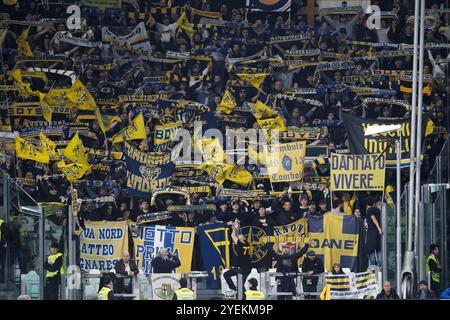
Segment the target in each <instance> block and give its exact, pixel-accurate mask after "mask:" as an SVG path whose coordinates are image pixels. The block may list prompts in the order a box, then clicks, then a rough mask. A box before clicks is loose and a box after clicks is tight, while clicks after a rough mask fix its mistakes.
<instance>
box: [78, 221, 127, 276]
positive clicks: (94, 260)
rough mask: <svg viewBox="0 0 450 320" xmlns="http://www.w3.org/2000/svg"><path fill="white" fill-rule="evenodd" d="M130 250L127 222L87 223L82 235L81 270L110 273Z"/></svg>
mask: <svg viewBox="0 0 450 320" xmlns="http://www.w3.org/2000/svg"><path fill="white" fill-rule="evenodd" d="M124 251H129V250H128V223H127V221H108V222H106V221H95V222H85V229H84V231H83V232H82V233H81V235H80V268H81V269H82V270H94V269H96V270H100V271H109V270H111V269H114V265H115V264H116V262H117V261H118V260H119V259H121V258H122V254H123V252H124Z"/></svg>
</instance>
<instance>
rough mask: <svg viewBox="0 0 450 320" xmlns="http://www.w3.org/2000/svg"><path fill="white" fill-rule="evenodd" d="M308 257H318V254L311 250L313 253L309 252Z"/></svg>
mask: <svg viewBox="0 0 450 320" xmlns="http://www.w3.org/2000/svg"><path fill="white" fill-rule="evenodd" d="M306 255H307V256H308V257H314V256H315V255H316V253H315V252H314V251H313V250H311V251H308V253H307V254H306Z"/></svg>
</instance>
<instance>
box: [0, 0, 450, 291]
mask: <svg viewBox="0 0 450 320" xmlns="http://www.w3.org/2000/svg"><path fill="white" fill-rule="evenodd" d="M12 2H15V1H12ZM441 2H442V1H439V0H436V1H427V9H429V10H430V11H429V13H428V14H427V16H429V17H430V18H429V19H427V21H426V26H427V29H426V33H425V43H426V44H433V45H434V44H445V43H447V42H448V40H449V39H450V32H449V22H450V12H448V11H441V7H440V5H441ZM447 2H448V1H447ZM7 3H9V1H3V2H2V3H0V12H1V13H2V19H10V20H15V21H19V22H25V23H27V22H32V21H34V22H39V25H37V26H31V27H28V26H27V25H26V24H25V25H21V24H15V23H11V22H10V23H8V22H2V20H0V26H1V27H0V28H5V27H6V26H7V28H6V29H7V31H6V34H5V35H4V40H3V43H2V47H1V58H2V59H1V61H0V63H1V65H2V75H3V76H2V80H3V81H2V84H3V85H5V86H6V85H13V84H14V83H15V82H14V81H15V80H14V79H13V78H12V77H11V72H12V71H13V70H16V69H20V70H21V72H22V76H23V83H26V84H30V85H31V88H32V90H34V91H39V92H43V93H47V92H49V91H50V90H54V89H64V88H66V89H68V88H71V86H72V85H73V82H71V81H70V80H71V78H70V77H67V76H61V75H59V74H55V73H46V77H27V71H29V68H32V67H33V68H36V67H37V68H50V69H58V70H63V71H64V72H68V71H73V72H74V75H75V76H76V78H77V79H79V80H80V81H81V83H82V84H83V85H84V86H85V87H86V88H87V90H88V91H89V92H90V94H91V95H92V96H93V97H94V99H95V102H96V106H97V107H98V109H99V111H100V113H101V117H102V119H103V120H104V121H103V122H104V123H103V126H105V127H106V130H104V131H103V130H102V128H101V126H102V125H101V124H100V123H99V121H98V115H96V114H95V113H94V112H92V111H86V110H82V108H78V107H77V106H73V107H71V108H70V112H68V113H64V112H62V113H58V112H57V111H56V110H55V109H53V115H52V118H51V120H52V126H54V127H58V126H59V127H60V128H59V129H61V128H62V130H60V131H54V132H53V131H51V130H48V131H46V130H45V129H43V132H44V133H47V136H48V137H49V138H50V139H51V140H53V141H54V142H56V143H57V148H60V147H64V146H65V145H67V143H64V142H67V141H70V140H71V139H72V138H73V136H74V135H75V133H76V132H78V133H79V135H80V136H81V139H82V143H83V146H84V148H85V150H86V155H87V156H88V158H89V163H90V164H92V170H91V171H90V172H87V173H86V175H85V176H83V177H82V178H81V179H78V180H79V181H75V182H73V183H71V182H69V181H68V180H67V178H66V177H65V176H64V175H63V174H62V172H61V170H60V168H59V167H58V165H57V161H50V162H49V163H44V164H42V163H38V162H36V161H33V160H29V159H24V158H20V157H17V156H16V154H15V152H14V151H15V150H14V148H13V150H10V149H8V147H7V143H6V140H5V141H3V143H2V154H3V157H2V164H1V168H2V170H4V171H5V172H7V173H8V174H9V175H10V176H11V177H12V178H14V179H15V180H16V182H17V183H18V184H20V185H21V186H22V188H23V189H24V190H25V191H26V192H27V193H28V194H29V195H30V196H31V197H33V198H34V199H36V201H38V202H63V201H66V200H64V199H67V198H68V196H69V195H70V191H71V188H73V187H75V188H76V189H77V191H78V198H79V199H83V202H82V204H81V207H80V208H79V211H78V217H79V220H80V226H81V227H83V225H84V222H85V221H105V220H106V221H118V220H132V221H134V222H136V221H137V220H138V218H139V217H140V216H142V215H144V214H149V213H160V212H165V211H166V210H167V207H168V206H169V205H173V204H184V200H183V199H182V197H180V196H179V195H178V194H171V193H165V194H163V195H162V196H161V197H158V198H157V201H151V194H150V193H149V194H148V197H139V196H135V195H133V193H132V192H131V193H130V192H129V187H127V171H126V168H125V167H124V166H120V165H118V166H117V165H115V164H116V163H117V162H120V161H121V160H123V158H122V159H121V158H118V157H116V156H115V154H116V153H122V152H124V149H125V143H126V142H125V141H123V139H122V140H121V141H119V142H116V141H112V140H113V139H111V138H112V137H115V136H117V134H120V133H121V132H123V131H122V130H123V129H125V128H127V127H128V125H129V124H130V123H132V121H133V119H134V118H135V117H136V116H137V115H138V114H139V113H141V112H142V114H143V117H144V123H145V129H146V136H147V138H146V139H143V140H132V141H127V142H129V143H130V144H131V145H132V146H133V147H135V148H139V149H141V150H144V151H145V152H150V151H159V150H157V144H156V143H155V139H156V138H155V135H154V132H155V127H157V126H164V125H166V124H167V123H171V122H174V121H175V119H177V120H178V118H176V116H175V115H174V114H173V113H172V114H171V111H170V108H161V105H163V104H162V103H160V104H159V106H160V108H159V109H158V110H157V111H156V115H155V113H153V112H145V111H146V110H149V109H151V106H152V105H155V104H156V105H157V103H155V102H145V101H141V102H140V103H135V102H130V101H125V102H121V101H120V99H119V97H123V96H158V95H159V99H160V100H168V101H173V100H177V101H182V100H186V101H194V102H197V103H199V104H201V105H204V106H207V107H208V108H209V109H210V110H211V111H212V112H213V114H214V117H215V119H216V121H217V128H218V129H219V130H220V131H221V132H222V133H223V135H224V136H225V132H226V130H227V129H235V130H247V129H251V128H253V129H258V128H260V121H258V120H259V118H256V116H255V114H254V113H253V112H252V108H251V105H252V104H254V103H256V102H257V101H260V102H262V103H263V104H265V105H266V106H268V107H269V109H270V110H271V111H273V112H274V113H276V115H277V116H280V117H281V119H282V122H283V124H284V125H285V127H286V128H287V129H286V130H287V131H289V130H291V131H292V132H299V133H301V134H303V135H305V136H307V133H309V134H310V135H309V136H307V138H306V139H307V159H308V161H307V163H306V165H305V173H304V180H305V181H311V186H312V185H313V184H315V185H318V186H319V187H310V188H309V187H308V188H307V187H304V185H303V187H300V188H299V191H298V192H291V191H292V190H293V189H295V188H293V186H291V185H289V183H271V182H270V181H269V180H268V179H267V178H264V177H263V176H261V175H258V174H253V172H252V174H253V177H252V179H251V181H250V183H247V184H243V183H237V182H235V181H230V180H225V181H224V182H223V183H219V184H221V186H218V185H217V181H213V180H212V179H210V177H209V176H208V174H207V172H204V171H202V170H199V169H196V168H193V167H192V166H191V167H190V168H191V170H190V171H189V172H187V171H188V170H180V172H179V173H178V167H177V169H176V170H175V174H174V175H173V177H172V187H173V188H174V189H176V190H183V188H184V190H189V191H188V193H190V197H191V199H190V200H191V203H192V204H206V203H213V204H215V205H216V206H217V209H216V210H215V211H198V212H196V211H189V212H185V213H183V212H180V214H173V215H171V216H170V217H169V218H168V219H165V220H155V221H154V222H151V223H153V224H160V225H161V224H163V225H172V226H186V227H197V226H199V225H202V224H207V223H213V222H217V221H222V222H225V223H228V224H229V225H230V226H231V225H233V223H235V221H236V219H238V220H239V221H240V225H241V226H246V225H254V226H258V227H260V228H262V229H264V230H270V228H272V227H273V226H277V225H285V224H288V223H291V222H292V221H296V220H297V219H299V218H302V217H305V218H307V219H311V218H313V217H316V216H320V215H324V214H325V213H328V212H331V214H340V215H355V216H357V217H358V218H359V219H360V223H361V226H363V227H362V228H361V233H362V234H361V236H362V239H364V241H365V242H366V245H365V246H362V247H361V248H360V251H361V252H360V255H361V257H363V258H362V259H361V260H360V261H364V262H363V263H360V265H359V269H360V270H365V269H366V268H367V266H368V265H369V264H378V265H380V255H379V253H380V251H381V247H380V246H381V244H380V236H381V234H382V233H383V230H382V229H381V220H380V219H381V214H380V207H381V201H382V200H383V199H382V195H383V193H382V192H373V191H372V192H368V191H367V192H366V191H364V192H333V193H330V192H329V190H328V188H327V187H324V188H322V187H320V185H322V184H325V185H326V178H327V176H329V170H330V169H329V162H328V161H326V160H325V159H327V157H328V156H329V155H330V154H331V153H332V152H338V153H350V150H349V142H348V135H347V132H346V129H345V127H344V124H343V121H342V115H343V114H350V115H353V116H356V117H359V118H366V119H374V120H380V121H383V120H388V119H394V118H403V117H408V115H409V113H410V109H409V110H408V109H407V108H406V109H405V108H403V107H400V106H399V105H397V104H395V103H389V100H391V101H392V99H398V100H403V101H406V102H407V104H409V105H410V104H411V100H412V98H411V87H412V85H411V81H408V79H407V77H406V76H405V77H404V78H401V77H400V74H402V75H411V73H408V71H410V70H412V64H413V55H412V51H411V50H409V51H408V49H407V46H406V45H411V44H412V43H413V24H414V17H413V16H414V14H413V3H412V1H401V0H394V1H379V0H372V4H373V5H378V6H379V7H380V8H381V11H382V12H383V13H386V14H384V15H382V19H381V28H378V29H369V28H368V26H367V21H368V18H369V15H368V14H365V13H364V12H363V11H362V10H353V11H352V10H348V12H346V11H342V10H341V11H336V12H333V11H332V10H331V11H329V12H328V13H324V14H320V15H319V14H318V12H317V17H316V19H315V20H314V25H312V24H311V22H310V19H309V17H308V16H307V15H305V13H304V10H305V8H306V1H301V0H300V1H295V0H293V1H292V4H291V11H290V12H286V13H278V12H270V13H267V12H258V11H254V12H253V11H250V12H249V11H248V10H246V8H245V1H220V0H218V1H212V0H211V1H200V0H197V1H195V0H191V1H189V4H188V7H184V6H185V5H187V4H186V1H178V0H173V1H170V0H169V1H166V0H161V1H144V0H140V1H139V0H136V1H123V2H122V6H121V8H117V9H108V8H107V9H105V10H99V9H97V8H94V7H87V6H81V17H82V18H83V19H84V21H83V23H85V24H86V25H85V26H84V27H83V28H82V30H69V29H68V27H67V25H66V19H67V16H68V14H66V13H65V10H66V6H67V5H65V4H61V5H58V4H57V3H58V1H53V2H52V3H51V4H47V5H46V4H45V3H46V2H45V1H36V0H30V1H17V3H16V4H13V5H9V4H7ZM308 3H309V2H308ZM180 8H185V9H183V10H182V9H180ZM139 12H141V13H146V14H145V15H139V14H138V13H139ZM183 15H184V19H183ZM411 16H412V18H411ZM62 17H63V18H62ZM180 17H181V18H180ZM43 19H47V20H43ZM44 21H45V22H44ZM220 21H221V22H220ZM141 22H144V24H145V29H146V33H147V35H148V39H144V40H143V41H145V42H147V44H148V47H147V48H146V49H145V50H147V51H145V52H143V51H138V52H135V51H134V48H133V45H134V44H128V46H127V45H124V46H120V45H117V43H116V42H115V41H114V40H113V41H105V34H108V32H109V34H115V35H117V36H118V37H121V36H125V35H128V34H130V33H131V32H132V31H133V30H135V28H136V26H138V25H139V24H140V23H141ZM45 23H49V24H50V25H51V26H52V27H53V28H49V27H47V26H48V24H45ZM105 28H106V29H107V30H108V32H105ZM56 34H58V35H62V37H61V38H59V37H57V36H55V35H56ZM297 35H302V36H301V37H298V38H297V39H294V40H289V38H288V36H297ZM72 38H76V39H77V40H76V41H78V45H77V44H75V40H74V41H72V42H71V41H70V39H72ZM67 39H69V40H68V41H65V40H67ZM78 39H82V40H78ZM119 39H120V38H119ZM124 41H125V42H126V40H124ZM24 42H25V43H27V44H28V46H27V45H26V44H25V45H24ZM367 43H370V45H368V44H367ZM372 43H373V44H374V45H371V44H372ZM375 44H377V45H375ZM399 44H405V45H403V46H398V45H399ZM138 45H139V44H138ZM396 45H397V46H396ZM394 47H395V49H394V50H391V49H393V48H394ZM399 49H400V50H399ZM390 52H395V54H394V53H392V54H390ZM27 56H28V57H32V58H36V57H39V56H40V57H42V60H33V59H30V60H26V59H25V60H23V61H21V58H24V57H27ZM52 56H59V57H62V58H61V60H60V61H56V62H55V61H53V60H51V59H50V58H51V57H52ZM46 59H48V61H46ZM249 61H250V62H249ZM289 61H290V62H289ZM324 62H329V63H330V64H328V68H323V69H320V68H319V67H318V65H320V64H322V65H323V63H324ZM449 62H450V51H449V49H448V47H447V48H446V47H445V46H442V48H441V47H438V48H437V49H436V48H435V47H433V46H430V47H429V48H428V49H427V50H426V55H425V64H424V70H423V71H424V76H425V85H424V86H425V90H424V92H425V93H424V95H423V102H424V110H425V111H424V115H425V116H426V117H428V118H429V119H432V121H433V123H434V127H435V128H436V127H439V128H440V131H436V132H437V133H435V134H431V135H428V136H426V137H425V141H424V161H423V165H422V171H421V173H422V180H423V181H426V179H427V177H428V176H429V173H430V171H431V168H432V167H433V165H434V161H433V160H434V159H435V158H436V156H437V155H438V154H439V152H440V151H441V149H442V146H443V144H444V142H445V141H446V139H447V130H448V126H449V121H448V119H449V117H448V114H449V113H448V103H449V100H448V96H449V93H450V85H449V83H448V64H449ZM330 66H331V67H330ZM38 71H39V70H38ZM402 72H404V73H402ZM237 73H240V74H242V73H243V74H261V73H267V74H268V75H267V77H265V78H264V79H263V82H262V83H261V84H260V85H256V86H255V85H253V84H249V83H248V82H246V81H243V80H242V79H240V77H239V76H237ZM358 87H359V88H365V89H364V90H366V91H365V92H366V93H367V92H369V88H372V89H381V90H379V91H377V92H375V93H374V92H373V91H372V92H371V93H368V94H365V93H364V92H363V90H362V89H361V90H358V89H355V88H358ZM227 91H228V94H231V95H232V96H233V99H234V102H235V104H234V106H233V107H232V110H231V111H230V110H229V109H227V108H228V104H225V105H224V104H223V102H222V99H223V97H224V95H225V94H226V92H227ZM21 93H22V92H21V91H20V90H3V91H0V99H1V104H2V107H1V109H0V124H1V126H2V128H6V127H8V126H10V128H11V129H10V130H9V131H10V132H19V133H20V134H21V136H23V137H27V133H29V132H30V128H35V129H36V128H38V129H39V128H42V127H40V125H41V126H42V124H38V122H39V121H41V122H42V120H43V119H42V116H41V115H38V116H36V115H33V114H29V115H28V116H23V115H20V114H17V111H14V104H15V103H24V102H30V103H33V102H34V103H39V98H38V97H37V96H33V95H29V96H28V97H27V96H26V95H23V94H21ZM367 97H372V98H373V97H375V100H372V101H371V100H369V101H368V100H365V98H367ZM378 98H379V99H380V100H379V101H377V100H376V99H378ZM233 99H232V100H233ZM383 99H384V100H383ZM386 101H387V102H386ZM317 102H319V103H317ZM63 104H64V102H63ZM149 106H150V107H149ZM16 108H17V107H16ZM167 109H169V110H167ZM11 110H13V111H11ZM161 110H162V111H161ZM30 122H31V123H30ZM70 123H72V124H76V125H77V126H74V127H70V126H69V125H68V124H70ZM3 131H7V130H3ZM314 132H319V133H320V134H318V135H314V134H312V133H314ZM22 134H25V135H22ZM28 137H30V135H28ZM31 137H33V136H32V135H31ZM35 137H36V136H35ZM2 139H3V138H2ZM3 140H4V139H3ZM281 140H282V141H292V140H288V139H287V140H283V139H281ZM143 142H144V143H143ZM174 145H175V142H173V143H171V144H169V146H168V149H167V150H168V151H170V150H171V148H173V147H174ZM321 147H322V148H321ZM308 149H310V150H318V151H315V153H311V154H310V155H308ZM104 150H107V151H106V152H105V151H104ZM100 151H103V153H101V152H100ZM311 152H312V151H311ZM227 153H228V152H227ZM246 161H248V157H247V158H246ZM246 168H247V167H246ZM249 170H250V169H249ZM408 172H409V170H403V171H402V185H403V186H404V185H405V183H406V182H407V181H408ZM308 179H310V180H308ZM324 181H325V182H324ZM94 182H95V183H94ZM206 186H208V191H205V189H202V188H201V187H204V188H206ZM386 186H387V188H386V190H385V193H386V195H393V194H394V193H395V188H394V186H395V170H393V169H388V170H386ZM224 188H225V189H232V190H240V191H243V190H254V191H261V192H262V193H264V192H265V195H266V197H263V196H261V197H253V198H252V197H249V196H245V197H244V196H243V197H241V198H240V197H236V196H234V197H232V198H226V197H220V196H219V193H217V190H223V189H224ZM270 191H275V193H276V195H272V196H270V195H269V193H270ZM107 197H112V198H109V199H108V198H107ZM93 199H100V200H98V201H94V200H93ZM101 199H106V200H101ZM84 200H86V201H84ZM89 200H91V201H89ZM394 201H395V200H394ZM388 203H390V204H391V205H394V204H393V200H392V199H391V200H390V201H388ZM12 227H13V226H11V228H12ZM10 234H11V236H12V237H16V239H15V240H13V241H12V242H14V243H18V244H17V246H20V239H19V238H20V235H19V231H18V230H11V233H10ZM24 246H25V245H24ZM21 254H23V253H21ZM338 267H339V266H338ZM338 273H339V272H338ZM287 286H289V284H287ZM388 292H389V290H388ZM386 295H388V294H386Z"/></svg>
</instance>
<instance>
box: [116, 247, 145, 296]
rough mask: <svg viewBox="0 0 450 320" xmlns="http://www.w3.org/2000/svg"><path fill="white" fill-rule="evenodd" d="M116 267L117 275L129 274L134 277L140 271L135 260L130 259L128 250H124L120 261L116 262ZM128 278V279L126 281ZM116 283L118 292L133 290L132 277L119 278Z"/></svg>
mask: <svg viewBox="0 0 450 320" xmlns="http://www.w3.org/2000/svg"><path fill="white" fill-rule="evenodd" d="M114 269H115V270H116V274H117V275H122V276H129V277H133V276H135V275H137V274H138V273H139V269H138V267H137V265H136V263H135V262H134V260H131V259H130V253H129V252H128V251H124V252H123V254H122V259H120V260H119V261H117V262H116V265H115V267H114ZM125 280H127V281H125ZM115 285H116V289H117V291H116V290H114V291H116V292H118V293H119V292H125V291H126V292H128V293H131V291H132V285H131V281H130V279H123V278H120V277H119V278H118V279H117V280H116V282H115Z"/></svg>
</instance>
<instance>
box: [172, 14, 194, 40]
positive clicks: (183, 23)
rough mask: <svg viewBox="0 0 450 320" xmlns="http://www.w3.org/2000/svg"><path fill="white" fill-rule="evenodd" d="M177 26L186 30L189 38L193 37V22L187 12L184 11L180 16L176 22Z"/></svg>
mask: <svg viewBox="0 0 450 320" xmlns="http://www.w3.org/2000/svg"><path fill="white" fill-rule="evenodd" d="M176 24H177V26H178V27H179V28H180V29H181V30H183V31H186V34H187V35H188V37H189V38H192V37H193V35H194V28H193V27H192V24H191V23H190V22H189V20H188V18H187V16H186V12H183V13H182V14H181V16H180V17H179V18H178V20H177V22H176Z"/></svg>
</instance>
